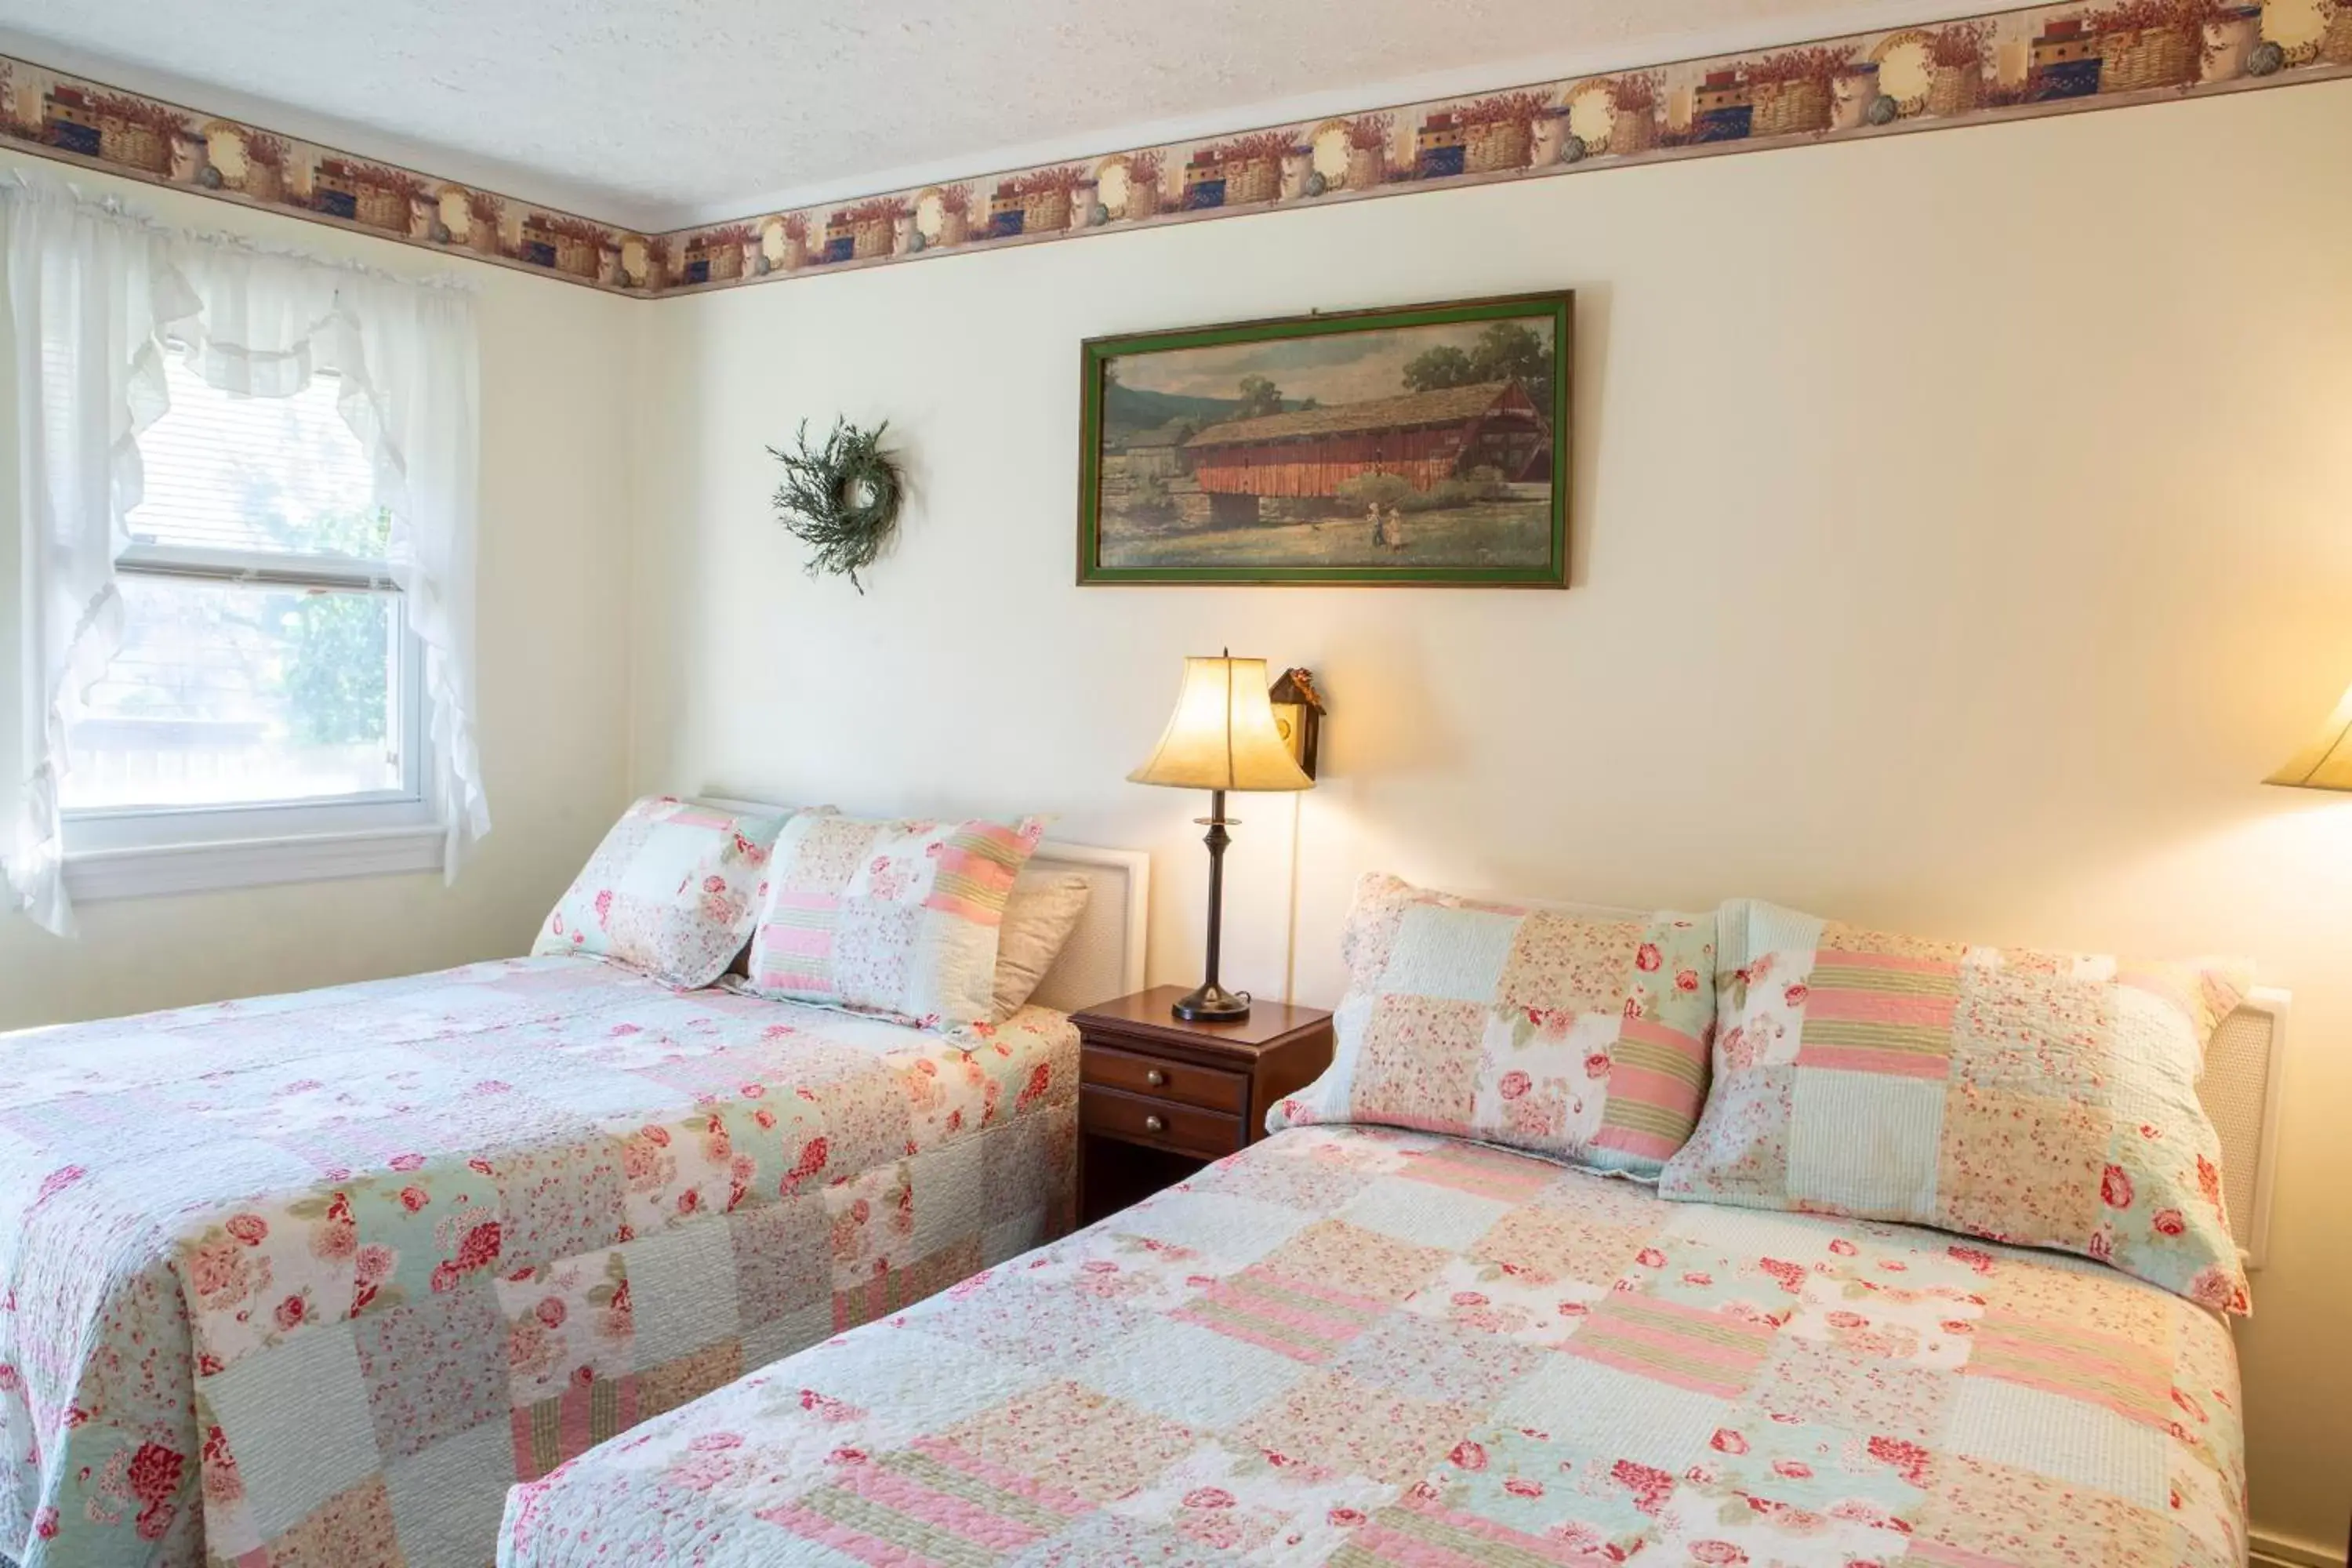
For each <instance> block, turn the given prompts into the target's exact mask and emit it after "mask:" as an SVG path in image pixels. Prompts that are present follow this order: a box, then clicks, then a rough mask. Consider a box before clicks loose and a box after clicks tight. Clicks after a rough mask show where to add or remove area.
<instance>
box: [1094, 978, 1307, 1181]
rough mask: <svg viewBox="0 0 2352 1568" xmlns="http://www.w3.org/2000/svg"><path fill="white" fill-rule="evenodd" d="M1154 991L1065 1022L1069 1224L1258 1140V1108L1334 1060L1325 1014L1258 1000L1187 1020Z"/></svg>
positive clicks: (1165, 989) (1173, 991) (1167, 995)
mask: <svg viewBox="0 0 2352 1568" xmlns="http://www.w3.org/2000/svg"><path fill="white" fill-rule="evenodd" d="M1183 994H1184V987H1183V986H1181V985H1161V986H1158V987H1156V988H1154V989H1152V990H1150V991H1143V992H1139V993H1137V994H1135V995H1132V996H1122V997H1120V998H1119V999H1118V1001H1116V1002H1105V1003H1103V1004H1102V1005H1099V1006H1095V1007H1089V1008H1087V1010H1086V1011H1085V1012H1083V1013H1076V1014H1073V1015H1072V1016H1071V1017H1072V1021H1073V1022H1074V1023H1076V1025H1077V1026H1078V1040H1079V1066H1078V1217H1079V1223H1080V1224H1082V1225H1091V1224H1093V1223H1094V1222H1095V1221H1096V1220H1098V1219H1100V1218H1102V1217H1103V1215H1108V1214H1115V1213H1117V1212H1118V1210H1120V1209H1123V1208H1125V1207H1127V1206H1128V1205H1129V1204H1132V1203H1134V1202H1136V1201H1137V1200H1139V1199H1140V1198H1145V1197H1149V1196H1150V1195H1151V1194H1153V1193H1156V1192H1158V1191H1160V1189H1161V1188H1162V1187H1165V1186H1168V1185H1171V1184H1173V1183H1176V1182H1181V1181H1182V1180H1183V1179H1184V1178H1185V1177H1187V1176H1189V1175H1191V1174H1192V1173H1193V1172H1195V1171H1197V1170H1199V1169H1200V1168H1201V1167H1202V1166H1203V1165H1205V1164H1207V1163H1209V1162H1210V1161H1212V1160H1220V1159H1223V1157H1224V1156H1226V1155H1227V1154H1230V1153H1233V1152H1234V1151H1235V1150H1237V1149H1240V1148H1242V1147H1243V1146H1244V1145H1245V1144H1249V1143H1254V1142H1257V1140H1259V1139H1260V1138H1263V1137H1265V1113H1266V1110H1268V1109H1269V1108H1270V1107H1271V1106H1272V1105H1273V1104H1274V1103H1275V1101H1276V1100H1280V1099H1281V1098H1282V1097H1283V1096H1284V1095H1286V1094H1292V1093H1296V1092H1297V1090H1299V1089H1304V1088H1306V1087H1307V1085H1308V1084H1310V1083H1312V1082H1314V1081H1315V1079H1317V1077H1318V1076H1319V1075H1320V1074H1321V1073H1322V1071H1323V1069H1324V1068H1327V1067H1328V1066H1330V1065H1331V1015H1330V1014H1328V1013H1327V1012H1325V1011H1323V1010H1322V1009H1321V1008H1319V1007H1294V1006H1291V1005H1288V1004H1286V1003H1282V1002H1260V1003H1257V1004H1256V1005H1254V1006H1253V1007H1252V1008H1251V1009H1250V1016H1248V1017H1247V1018H1245V1019H1244V1020H1243V1021H1242V1022H1241V1023H1238V1024H1188V1023H1185V1022H1184V1021H1183V1020H1181V1019H1180V1018H1178V1017H1176V1016H1173V1015H1172V1014H1171V1013H1170V1012H1169V1011H1168V1005H1169V1004H1170V1003H1171V1002H1173V1001H1175V1000H1176V998H1177V997H1179V996H1181V995H1183Z"/></svg>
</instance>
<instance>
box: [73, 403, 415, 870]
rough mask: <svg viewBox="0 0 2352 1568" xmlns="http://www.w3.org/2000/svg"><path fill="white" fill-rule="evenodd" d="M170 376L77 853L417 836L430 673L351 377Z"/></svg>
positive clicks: (84, 725)
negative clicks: (280, 388)
mask: <svg viewBox="0 0 2352 1568" xmlns="http://www.w3.org/2000/svg"><path fill="white" fill-rule="evenodd" d="M166 383H167V385H168V387H169V390H170V394H171V407H170V410H169V411H168V412H167V413H165V414H164V415H163V417H161V418H159V419H157V420H156V421H155V422H154V423H153V424H152V425H151V426H148V427H147V429H146V430H144V431H143V432H142V433H141V435H140V437H139V452H140V458H141V460H142V467H143V468H144V472H145V484H144V490H143V496H142V500H141V501H140V504H139V505H138V506H136V507H134V508H132V509H131V511H129V512H128V513H127V514H125V521H126V523H127V525H128V528H129V531H130V533H131V544H130V546H129V548H128V549H126V550H125V551H124V552H122V553H121V555H120V556H119V557H117V559H116V563H115V568H116V572H117V574H118V584H119V586H120V590H121V596H122V605H123V615H124V619H123V642H122V647H121V651H120V652H118V653H117V654H116V655H115V657H114V658H113V659H112V660H111V661H110V663H109V664H108V666H107V668H106V673H105V675H104V676H103V677H102V678H101V679H100V680H99V681H98V683H97V684H96V685H95V686H93V687H92V688H91V689H90V691H89V698H88V703H87V707H86V709H85V710H84V713H83V715H82V716H81V717H80V718H79V720H78V721H76V723H75V724H74V727H73V731H72V768H71V771H70V773H68V775H67V777H66V779H65V781H64V788H63V792H62V799H61V805H63V806H64V808H65V811H66V816H67V822H68V828H67V845H68V852H69V854H75V853H78V852H81V851H89V850H100V851H104V850H109V849H124V848H134V849H135V848H150V847H155V846H158V845H167V844H168V845H187V844H191V843H203V842H217V841H221V840H251V839H257V838H270V837H278V838H282V837H287V836H289V835H301V834H306V833H307V834H320V833H327V832H333V831H347V830H350V829H353V828H358V829H363V830H364V829H370V828H381V827H384V826H399V825H401V824H404V823H412V822H414V821H415V819H416V813H417V812H418V811H419V810H421V808H422V804H423V788H422V772H423V770H422V769H421V768H420V766H419V758H420V754H421V750H422V743H423V736H422V733H421V731H420V728H419V725H418V723H417V714H418V711H419V703H418V684H419V673H420V670H421V660H420V658H419V657H418V651H417V647H416V644H415V638H414V637H411V636H410V635H409V632H408V628H407V625H406V616H405V614H404V604H403V602H402V596H401V595H400V592H399V590H398V589H397V588H396V587H395V586H394V584H393V582H392V579H391V574H390V569H389V567H388V565H387V563H386V553H387V550H388V548H389V545H390V542H391V518H390V516H389V515H388V514H387V513H385V512H384V511H383V510H381V509H380V508H378V507H377V506H376V505H375V504H374V501H373V492H374V485H373V474H372V472H371V470H370V464H369V458H368V454H367V451H366V449H365V448H364V447H362V444H361V442H360V440H359V438H358V437H356V436H354V435H353V434H352V431H351V428H350V426H347V425H346V424H345V423H344V421H343V416H342V414H341V410H340V409H339V408H338V407H337V406H336V396H337V394H338V391H339V390H340V385H341V384H340V382H339V381H338V379H337V378H336V377H334V376H333V375H331V374H314V375H313V376H312V377H311V379H310V384H309V385H308V386H307V387H305V388H304V389H303V390H302V391H301V392H299V393H297V394H295V395H292V396H290V397H244V396H237V395H232V394H229V393H226V392H223V391H221V390H219V389H218V388H216V387H215V386H213V385H212V384H209V383H208V382H206V381H205V379H204V378H203V377H202V376H200V375H198V374H196V373H195V372H194V370H192V369H190V368H189V367H188V365H187V364H186V363H184V361H182V360H181V359H179V358H176V357H175V358H173V360H172V361H171V362H170V363H169V367H168V369H167V371H166ZM272 879H275V878H272ZM207 885H210V883H209V880H208V882H207ZM142 886H143V883H142ZM99 890H103V889H99Z"/></svg>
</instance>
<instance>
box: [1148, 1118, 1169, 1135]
mask: <svg viewBox="0 0 2352 1568" xmlns="http://www.w3.org/2000/svg"><path fill="white" fill-rule="evenodd" d="M1143 1130H1144V1131H1146V1132H1165V1131H1168V1123H1167V1122H1166V1121H1162V1120H1161V1119H1160V1118H1159V1117H1157V1116H1147V1117H1145V1118H1144V1119H1143Z"/></svg>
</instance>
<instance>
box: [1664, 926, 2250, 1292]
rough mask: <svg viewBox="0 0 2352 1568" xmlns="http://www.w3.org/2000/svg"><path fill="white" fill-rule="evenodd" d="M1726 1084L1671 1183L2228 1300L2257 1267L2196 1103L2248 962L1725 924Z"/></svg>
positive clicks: (1721, 1034) (1719, 1036)
mask: <svg viewBox="0 0 2352 1568" xmlns="http://www.w3.org/2000/svg"><path fill="white" fill-rule="evenodd" d="M1717 929H1718V930H1719V931H1720V933H1721V939H1722V950H1721V951H1722V957H1721V963H1722V966H1723V973H1722V974H1721V975H1720V977H1719V978H1718V981H1717V992H1718V995H1719V998H1720V1010H1719V1016H1718V1019H1717V1032H1716V1041H1715V1063H1714V1067H1715V1087H1714V1089H1713V1090H1712V1091H1711V1092H1710V1093H1709V1095H1708V1098H1707V1103H1706V1114H1705V1115H1704V1116H1703V1117H1702V1118H1701V1119H1700V1121H1699V1126H1698V1131H1696V1132H1695V1133H1694V1134H1692V1136H1691V1140H1690V1142H1688V1143H1686V1144H1685V1145H1684V1147H1683V1150H1682V1152H1681V1153H1679V1154H1677V1155H1675V1157H1674V1159H1673V1160H1671V1161H1669V1162H1668V1163H1667V1165H1666V1168H1665V1173H1664V1176H1663V1177H1662V1178H1661V1180H1660V1183H1659V1191H1660V1193H1661V1194H1664V1196H1666V1197H1670V1198H1688V1199H1696V1200H1699V1201H1703V1202H1707V1203H1724V1204H1738V1205H1746V1206H1748V1207H1751V1208H1775V1209H1797V1210H1804V1211H1808V1212H1814V1213H1822V1214H1837V1215H1853V1216H1854V1217H1857V1218H1863V1219H1881V1220H1901V1221H1906V1222H1908V1223H1911V1224H1915V1225H1929V1226H1938V1227H1940V1228H1942V1229H1945V1230H1956V1231H1961V1232H1965V1233H1967V1234H1968V1235H1970V1236H1981V1237H1988V1238H1990V1239H1991V1240H1994V1241H2004V1242H2011V1243H2014V1244H2017V1245H2021V1246H2026V1247H2056V1248H2059V1249H2061V1250H2063V1251H2067V1252H2075V1253H2080V1254H2082V1255H2083V1256H2084V1257H2086V1258H2096V1259H2098V1260H2099V1261H2100V1262H2103V1263H2110V1264H2113V1265H2114V1266H2115V1267H2116V1268H2120V1269H2122V1270H2123V1271H2124V1272H2126V1273H2127V1274H2134V1275H2137V1276H2138V1277H2139V1278H2140V1279H2146V1280H2148V1281H2150V1282H2151V1283H2154V1284H2157V1285H2161V1286H2163V1287H2164V1288H2165V1289H2168V1290H2172V1291H2175V1292H2177V1293H2179V1294H2180V1295H2183V1296H2186V1297H2188V1298H2189V1300H2194V1301H2199V1302H2202V1303H2203V1304H2205V1305H2206V1306H2209V1307H2213V1308H2216V1309H2220V1310H2226V1311H2232V1312H2243V1311H2245V1310H2247V1301H2246V1278H2245V1273H2244V1271H2243V1269H2242V1268H2241V1267H2240V1265H2239V1261H2238V1249H2237V1246H2236V1244H2235V1243H2234V1242H2233V1241H2232V1240H2231V1236H2230V1226H2229V1218H2228V1215H2226V1214H2225V1213H2224V1211H2223V1207H2222V1201H2221V1139H2220V1138H2219V1136H2218V1135H2216V1133H2215V1132H2214V1131H2213V1126H2212V1123H2211V1122H2210V1121H2207V1120H2206V1117H2205V1112H2204V1109H2203V1108H2202V1107H2201V1106H2200V1104H2199V1103H2198V1100H2197V1089H2196V1085H2197V1079H2198V1077H2199V1075H2200V1072H2201V1071H2202V1064H2203V1055H2204V1048H2205V1045H2206V1043H2207V1042H2208V1041H2209V1040H2210V1038H2211V1037H2212V1035H2213V1031H2214V1029H2215V1028H2217V1027H2218V1026H2220V1024H2221V1019H2222V1018H2223V1017H2225V1016H2228V1014H2229V1012H2230V1010H2231V1008H2233V1007H2235V1006H2236V1005H2238V1002H2239V999H2240V998H2241V997H2242V996H2243V995H2244V994H2245V993H2246V990H2247V989H2248V987H2249V985H2250V984H2251V983H2252V977H2251V975H2250V974H2249V973H2248V972H2247V970H2246V967H2245V966H2244V965H2242V964H2238V963H2228V962H2215V963H2202V964H2144V963H2119V962H2117V961H2116V960H2115V959H2112V958H2101V957H2092V956H2083V955H2076V954H2071V953H2057V952H2030V951H2026V950H2023V949H2015V948H1994V947H1970V946H1967V945H1964V944H1962V943H1960V942H1927V941H1922V940H1919V939H1917V938H1914V937H1902V936H1887V935H1883V934H1881V933H1878V932H1875V931H1857V930H1855V929H1853V927H1851V926H1843V925H1835V924H1827V923H1824V922H1823V921H1818V920H1815V919H1814V918H1813V917H1811V916H1810V915H1802V914H1798V913H1795V912H1794V911H1792V910H1784V909H1780V908H1777V907H1776V906H1774V905H1771V904H1768V903H1762V902H1759V901H1757V900H1734V901H1732V902H1730V903H1727V904H1726V905H1724V906H1723V908H1722V910H1720V911H1719V912H1718V914H1717Z"/></svg>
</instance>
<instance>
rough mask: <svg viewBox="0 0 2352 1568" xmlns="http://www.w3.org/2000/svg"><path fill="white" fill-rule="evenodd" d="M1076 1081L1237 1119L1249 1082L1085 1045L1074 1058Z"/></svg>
mask: <svg viewBox="0 0 2352 1568" xmlns="http://www.w3.org/2000/svg"><path fill="white" fill-rule="evenodd" d="M1078 1081H1079V1082H1080V1083H1084V1084H1100V1085H1101V1086H1102V1087H1103V1088H1105V1089H1124V1090H1126V1091H1127V1092H1128V1093H1129V1094H1143V1095H1150V1097H1151V1098H1152V1099H1154V1100H1178V1101H1181V1103H1183V1104H1185V1105H1197V1106H1199V1107H1200V1108H1201V1109H1202V1110H1222V1111H1223V1112H1225V1113H1226V1114H1228V1115H1232V1116H1239V1115H1240V1114H1241V1113H1242V1110H1243V1108H1244V1106H1246V1105H1247V1104H1248V1103H1249V1079H1248V1078H1247V1077H1246V1076H1244V1074H1241V1073H1237V1072H1221V1071H1219V1070H1218V1069H1217V1068H1202V1067H1193V1066H1192V1065H1191V1064H1190V1063H1187V1062H1171V1061H1169V1060H1167V1059H1166V1058H1161V1057H1142V1056H1137V1055H1136V1054H1135V1053H1134V1052H1132V1051H1121V1050H1114V1049H1113V1048H1112V1047H1108V1046H1097V1045H1095V1044H1092V1043H1091V1042H1089V1043H1088V1044H1087V1046H1086V1047H1085V1048H1084V1049H1083V1050H1082V1051H1081V1052H1080V1053H1079V1056H1078Z"/></svg>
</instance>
